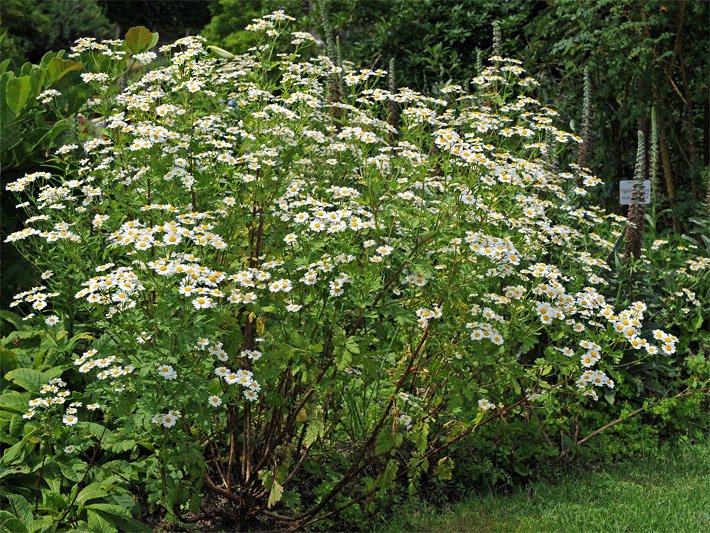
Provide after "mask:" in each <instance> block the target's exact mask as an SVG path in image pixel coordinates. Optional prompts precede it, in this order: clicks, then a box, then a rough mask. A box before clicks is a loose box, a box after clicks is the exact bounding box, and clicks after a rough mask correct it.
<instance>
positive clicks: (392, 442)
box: [375, 430, 403, 455]
mask: <svg viewBox="0 0 710 533" xmlns="http://www.w3.org/2000/svg"><path fill="white" fill-rule="evenodd" d="M402 440H403V437H402V434H401V433H391V432H389V431H386V430H385V431H382V432H381V433H380V434H379V435H378V436H377V441H376V442H375V455H382V454H385V453H387V452H389V451H390V450H392V449H394V448H396V447H397V446H399V445H400V444H402Z"/></svg>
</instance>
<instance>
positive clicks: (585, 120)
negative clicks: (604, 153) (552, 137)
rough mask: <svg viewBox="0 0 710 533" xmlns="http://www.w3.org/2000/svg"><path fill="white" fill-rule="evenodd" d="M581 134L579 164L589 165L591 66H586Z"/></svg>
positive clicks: (590, 154) (590, 150)
mask: <svg viewBox="0 0 710 533" xmlns="http://www.w3.org/2000/svg"><path fill="white" fill-rule="evenodd" d="M580 134H581V135H580V136H581V137H582V142H581V143H580V145H579V151H578V153H577V164H578V165H579V166H580V167H587V166H589V159H590V158H591V156H592V81H591V77H590V75H589V67H584V99H583V101H582V124H581V128H580Z"/></svg>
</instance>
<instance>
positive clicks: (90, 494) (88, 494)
mask: <svg viewBox="0 0 710 533" xmlns="http://www.w3.org/2000/svg"><path fill="white" fill-rule="evenodd" d="M104 496H108V492H106V491H105V490H104V489H103V488H101V483H91V484H90V485H87V486H86V487H84V488H83V489H82V491H81V492H80V493H79V495H78V496H77V497H76V503H78V504H79V505H82V504H84V503H86V502H88V501H89V500H93V499H95V498H103V497H104Z"/></svg>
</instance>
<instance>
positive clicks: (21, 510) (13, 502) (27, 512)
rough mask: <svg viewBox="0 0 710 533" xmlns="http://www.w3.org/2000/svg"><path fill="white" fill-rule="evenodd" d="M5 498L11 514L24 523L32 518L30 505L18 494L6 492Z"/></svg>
mask: <svg viewBox="0 0 710 533" xmlns="http://www.w3.org/2000/svg"><path fill="white" fill-rule="evenodd" d="M7 500H8V502H9V503H10V509H11V510H12V512H13V514H14V515H15V516H16V517H17V518H19V519H20V520H22V522H24V523H25V524H27V523H28V522H30V521H31V520H32V505H30V502H28V501H27V500H26V499H24V498H23V497H22V496H20V495H19V494H8V495H7Z"/></svg>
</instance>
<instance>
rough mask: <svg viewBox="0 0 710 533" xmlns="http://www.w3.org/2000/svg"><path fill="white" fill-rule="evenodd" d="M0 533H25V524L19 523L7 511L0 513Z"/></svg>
mask: <svg viewBox="0 0 710 533" xmlns="http://www.w3.org/2000/svg"><path fill="white" fill-rule="evenodd" d="M0 531H12V532H13V533H26V531H27V528H26V527H25V524H23V523H22V522H20V521H19V520H18V519H17V518H16V517H15V515H13V514H12V513H10V512H8V511H4V510H2V511H0Z"/></svg>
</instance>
